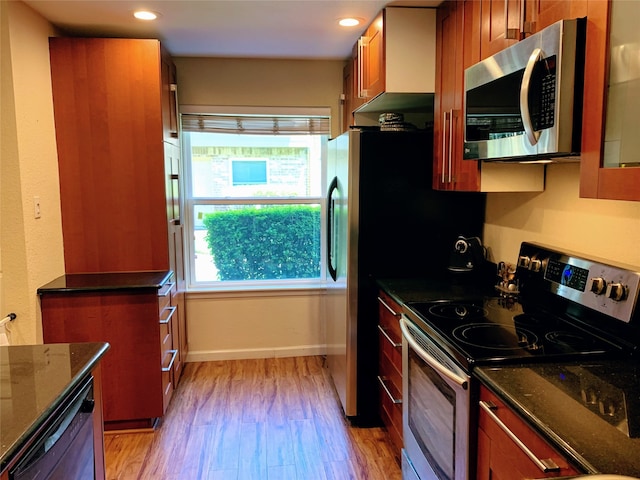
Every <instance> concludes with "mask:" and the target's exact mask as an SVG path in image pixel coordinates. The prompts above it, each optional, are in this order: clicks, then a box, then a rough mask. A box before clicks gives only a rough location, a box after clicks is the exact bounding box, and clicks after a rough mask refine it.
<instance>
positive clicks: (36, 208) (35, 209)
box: [33, 197, 42, 218]
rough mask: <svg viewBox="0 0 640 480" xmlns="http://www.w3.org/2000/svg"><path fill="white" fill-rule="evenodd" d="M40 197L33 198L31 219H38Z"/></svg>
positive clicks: (39, 214)
mask: <svg viewBox="0 0 640 480" xmlns="http://www.w3.org/2000/svg"><path fill="white" fill-rule="evenodd" d="M41 215H42V214H41V212H40V197H33V218H40V216H41Z"/></svg>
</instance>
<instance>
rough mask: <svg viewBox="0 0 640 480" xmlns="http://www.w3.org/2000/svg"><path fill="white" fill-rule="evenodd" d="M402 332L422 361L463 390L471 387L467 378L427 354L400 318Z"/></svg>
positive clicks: (404, 321) (405, 322)
mask: <svg viewBox="0 0 640 480" xmlns="http://www.w3.org/2000/svg"><path fill="white" fill-rule="evenodd" d="M400 330H402V336H403V337H404V338H405V339H406V340H407V342H408V343H409V345H410V346H411V348H413V350H414V351H415V352H416V353H417V354H418V355H420V358H422V360H424V361H425V362H426V363H427V364H428V365H429V366H430V367H431V368H433V369H434V370H435V371H436V372H438V373H439V374H440V375H442V376H444V377H445V378H448V379H449V380H451V381H452V382H454V383H455V384H456V385H458V386H459V387H460V388H462V389H463V390H466V389H467V387H468V386H469V383H468V382H467V380H466V379H465V378H463V377H461V376H460V375H458V374H456V373H455V372H452V371H451V370H449V369H448V368H447V367H445V366H444V365H442V364H441V363H440V362H438V361H437V360H436V359H435V358H433V357H432V356H431V355H429V354H428V353H427V352H425V350H424V349H423V348H422V347H421V346H420V345H418V342H416V341H415V340H414V338H413V335H411V332H409V327H408V326H407V321H406V320H405V319H404V318H402V317H401V318H400Z"/></svg>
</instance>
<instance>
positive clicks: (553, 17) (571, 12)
mask: <svg viewBox="0 0 640 480" xmlns="http://www.w3.org/2000/svg"><path fill="white" fill-rule="evenodd" d="M587 3H588V2H587V0H571V1H567V0H526V1H525V2H524V22H523V26H522V34H523V35H524V36H528V35H531V34H532V33H536V32H539V31H540V30H542V29H544V28H546V27H548V26H549V25H551V24H553V23H556V22H557V21H559V20H562V19H565V18H582V17H585V16H587Z"/></svg>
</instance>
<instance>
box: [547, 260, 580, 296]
mask: <svg viewBox="0 0 640 480" xmlns="http://www.w3.org/2000/svg"><path fill="white" fill-rule="evenodd" d="M588 277H589V270H587V269H584V268H580V267H576V266H575V265H569V264H567V263H562V262H559V261H557V260H553V259H550V260H549V263H548V265H547V271H546V273H545V278H546V279H547V280H551V281H552V282H556V283H559V284H560V285H566V286H567V287H569V288H573V289H574V290H578V291H580V292H584V290H585V288H586V287H587V279H588Z"/></svg>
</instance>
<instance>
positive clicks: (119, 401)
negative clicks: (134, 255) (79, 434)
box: [40, 289, 164, 430]
mask: <svg viewBox="0 0 640 480" xmlns="http://www.w3.org/2000/svg"><path fill="white" fill-rule="evenodd" d="M157 293H158V292H157V290H153V289H151V290H149V291H148V292H146V291H145V293H134V294H132V293H128V292H98V293H95V294H92V293H69V294H50V295H42V296H41V299H40V302H41V309H42V333H43V340H44V342H45V343H66V342H108V343H109V344H110V345H111V348H110V349H109V351H108V352H107V353H106V354H105V356H104V358H103V359H102V360H101V365H102V387H103V389H102V396H103V406H104V421H105V429H107V430H113V429H121V428H148V427H150V426H152V425H153V422H154V420H155V418H157V417H161V416H162V415H163V412H164V406H163V396H162V377H161V370H160V368H161V366H160V364H161V361H162V360H161V354H160V346H161V340H160V329H159V327H158V296H157Z"/></svg>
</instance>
